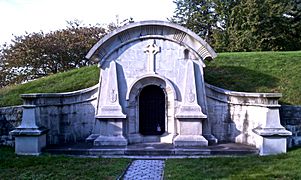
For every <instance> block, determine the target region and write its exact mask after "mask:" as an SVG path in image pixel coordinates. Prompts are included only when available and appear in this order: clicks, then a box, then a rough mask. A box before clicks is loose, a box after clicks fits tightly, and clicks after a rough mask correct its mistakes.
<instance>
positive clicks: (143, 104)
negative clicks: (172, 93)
mask: <svg viewBox="0 0 301 180" xmlns="http://www.w3.org/2000/svg"><path fill="white" fill-rule="evenodd" d="M165 107H166V105H165V93H164V91H163V90H162V89H161V88H160V87H159V86H156V85H149V86H146V87H144V88H143V89H142V91H141V92H140V95H139V132H140V134H142V135H162V134H163V133H164V132H165V118H166V117H165Z"/></svg>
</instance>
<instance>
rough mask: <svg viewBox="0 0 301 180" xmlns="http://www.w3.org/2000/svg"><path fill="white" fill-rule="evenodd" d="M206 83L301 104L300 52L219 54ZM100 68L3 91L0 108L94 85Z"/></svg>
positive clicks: (208, 65) (71, 72)
mask: <svg viewBox="0 0 301 180" xmlns="http://www.w3.org/2000/svg"><path fill="white" fill-rule="evenodd" d="M206 65H207V67H206V68H205V80H206V82H208V83H210V84H213V85H216V86H219V87H222V88H225V89H230V90H234V91H246V92H280V93H283V97H282V98H281V99H280V101H281V103H282V104H298V105H301V51H295V52H251V53H220V54H219V55H218V57H217V58H216V59H214V60H213V61H211V62H206ZM98 78H99V68H97V67H96V66H92V67H84V68H80V69H76V70H72V71H69V72H64V73H59V74H56V75H52V76H49V77H45V78H41V79H38V80H35V81H32V82H29V83H26V84H22V85H18V86H10V87H7V88H2V89H0V107H1V106H2V107H3V106H11V105H20V104H22V100H21V98H20V94H25V93H49V92H66V91H74V90H79V89H83V88H87V87H90V86H93V85H95V84H96V83H97V82H98Z"/></svg>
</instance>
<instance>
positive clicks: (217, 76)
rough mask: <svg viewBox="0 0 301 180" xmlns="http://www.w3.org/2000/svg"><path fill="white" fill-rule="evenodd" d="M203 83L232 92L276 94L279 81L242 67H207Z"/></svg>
mask: <svg viewBox="0 0 301 180" xmlns="http://www.w3.org/2000/svg"><path fill="white" fill-rule="evenodd" d="M205 81H206V82H207V83H209V84H212V85H215V86H218V87H221V88H224V89H228V90H233V91H244V92H277V87H278V82H279V79H278V78H276V77H273V76H270V75H267V74H264V73H261V72H257V71H254V70H250V69H247V68H244V67H237V66H218V67H210V66H209V67H206V68H205Z"/></svg>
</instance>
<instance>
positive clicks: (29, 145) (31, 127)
mask: <svg viewBox="0 0 301 180" xmlns="http://www.w3.org/2000/svg"><path fill="white" fill-rule="evenodd" d="M37 114H38V113H37V108H36V106H35V105H23V117H22V122H21V125H20V126H19V127H17V128H16V129H15V130H13V131H11V132H10V134H11V135H13V136H15V151H16V154H19V155H39V154H41V150H42V148H44V147H45V146H46V133H47V132H48V129H46V128H43V127H38V126H37Z"/></svg>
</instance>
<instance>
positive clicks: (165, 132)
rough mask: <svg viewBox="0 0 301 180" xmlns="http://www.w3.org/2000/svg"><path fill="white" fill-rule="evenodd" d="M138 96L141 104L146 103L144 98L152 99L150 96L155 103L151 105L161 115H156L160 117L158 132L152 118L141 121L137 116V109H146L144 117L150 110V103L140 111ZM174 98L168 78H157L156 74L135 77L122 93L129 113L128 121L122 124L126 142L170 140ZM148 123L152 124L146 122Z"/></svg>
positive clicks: (172, 130)
mask: <svg viewBox="0 0 301 180" xmlns="http://www.w3.org/2000/svg"><path fill="white" fill-rule="evenodd" d="M154 91H156V92H154ZM143 96H152V97H143ZM154 96H156V97H154ZM158 96H159V97H158ZM141 97H142V101H144V103H148V101H152V98H156V99H154V100H155V101H156V104H154V106H157V107H155V108H157V111H161V115H160V116H159V118H160V119H161V120H160V123H159V125H160V129H161V130H160V131H157V128H158V126H157V125H158V124H155V122H156V120H155V121H154V122H147V121H151V120H150V119H149V120H146V122H145V121H144V120H142V118H143V117H141V114H140V112H145V111H149V112H147V114H146V116H148V115H150V114H148V113H151V112H152V110H150V109H149V108H150V105H145V106H146V107H145V108H147V109H146V110H143V109H142V110H141V107H142V106H144V105H142V104H141ZM148 98H149V99H148ZM160 99H161V100H160ZM176 99H177V93H176V90H175V88H174V86H173V85H172V83H170V81H169V80H168V79H166V78H164V77H161V76H160V75H157V74H152V75H145V76H142V77H140V78H137V80H136V81H134V82H133V84H132V85H131V86H130V87H129V90H128V92H127V95H126V100H127V101H128V103H127V109H128V112H129V113H128V121H127V123H126V129H127V130H126V136H127V139H128V142H129V143H140V142H165V143H172V141H173V138H174V136H175V135H176V131H177V130H176V119H175V117H174V114H175V112H174V106H175V100H176ZM158 101H162V104H161V106H160V105H159V104H158ZM142 108H143V107H142ZM159 109H160V110H159ZM159 114H160V112H159ZM154 118H156V117H154ZM145 123H146V124H145ZM152 123H153V125H150V124H152ZM148 125H150V126H151V127H147V126H148ZM141 128H142V129H141ZM143 128H146V129H143ZM147 128H150V129H147ZM158 129H159V128H158ZM141 130H142V131H141Z"/></svg>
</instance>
